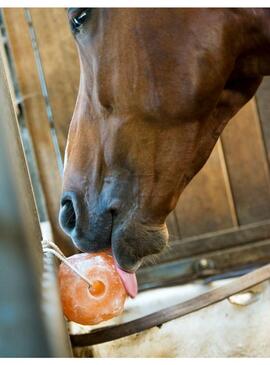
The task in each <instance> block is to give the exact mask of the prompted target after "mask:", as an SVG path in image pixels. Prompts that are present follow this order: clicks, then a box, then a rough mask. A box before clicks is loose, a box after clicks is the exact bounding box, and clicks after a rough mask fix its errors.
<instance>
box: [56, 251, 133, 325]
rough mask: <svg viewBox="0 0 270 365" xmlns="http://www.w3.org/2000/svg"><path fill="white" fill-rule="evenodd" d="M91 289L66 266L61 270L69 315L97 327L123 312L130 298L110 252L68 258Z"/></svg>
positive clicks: (61, 292)
mask: <svg viewBox="0 0 270 365" xmlns="http://www.w3.org/2000/svg"><path fill="white" fill-rule="evenodd" d="M67 259H68V261H69V263H70V264H71V265H73V266H74V267H75V268H76V269H77V270H78V271H79V272H80V273H81V274H83V275H84V276H85V277H86V278H87V279H88V280H89V281H90V283H91V287H89V285H88V284H87V282H86V281H84V280H83V279H82V278H81V277H80V276H79V275H77V274H76V273H75V272H74V271H72V270H71V269H70V268H69V267H68V266H67V265H66V264H65V263H61V265H60V268H59V273H58V277H59V283H60V295H61V300H62V305H63V310H64V314H65V316H66V317H67V318H68V319H69V320H70V321H73V322H77V323H80V324H83V325H92V324H97V323H100V322H102V321H106V320H108V319H111V318H113V317H115V316H118V315H119V314H121V313H122V311H123V309H124V303H125V300H126V297H127V294H126V290H125V288H124V286H123V284H122V281H121V278H120V276H119V274H118V272H117V269H116V267H115V264H114V260H113V257H112V256H111V255H109V254H108V253H106V252H101V253H80V254H77V255H73V256H70V257H68V258H67Z"/></svg>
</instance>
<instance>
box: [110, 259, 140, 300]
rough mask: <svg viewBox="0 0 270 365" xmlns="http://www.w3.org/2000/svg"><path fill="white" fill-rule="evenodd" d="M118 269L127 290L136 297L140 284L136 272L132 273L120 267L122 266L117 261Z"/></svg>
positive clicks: (131, 295)
mask: <svg viewBox="0 0 270 365" xmlns="http://www.w3.org/2000/svg"><path fill="white" fill-rule="evenodd" d="M115 267H116V270H117V272H118V274H119V276H120V278H121V280H122V282H123V284H124V287H125V289H126V292H127V293H128V295H129V296H130V297H131V298H135V297H136V295H137V293H138V284H137V278H136V274H135V273H130V272H127V271H124V270H122V269H120V267H119V266H118V265H117V263H116V262H115Z"/></svg>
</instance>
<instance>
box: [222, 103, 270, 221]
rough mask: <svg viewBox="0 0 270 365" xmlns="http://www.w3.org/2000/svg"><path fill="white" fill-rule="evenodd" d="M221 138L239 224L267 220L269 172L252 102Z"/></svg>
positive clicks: (269, 190) (233, 120)
mask: <svg viewBox="0 0 270 365" xmlns="http://www.w3.org/2000/svg"><path fill="white" fill-rule="evenodd" d="M221 138H222V142H223V148H224V152H225V158H226V162H227V167H228V171H229V176H230V181H231V185H232V189H233V195H234V200H235V204H236V210H237V216H238V220H239V223H240V224H247V223H251V222H258V221H260V220H264V219H268V218H269V217H270V180H269V170H268V164H267V159H266V154H265V149H264V144H263V140H262V133H261V130H260V123H259V120H258V115H257V110H256V105H255V101H254V99H253V100H251V101H250V102H249V103H248V104H247V105H246V106H244V108H243V109H242V110H241V111H240V112H239V113H238V114H237V115H236V116H235V117H234V118H233V119H232V120H231V121H230V122H229V124H228V126H227V127H226V128H225V130H224V132H223V134H222V137H221Z"/></svg>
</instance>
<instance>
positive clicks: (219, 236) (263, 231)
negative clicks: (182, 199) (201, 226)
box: [155, 220, 270, 262]
mask: <svg viewBox="0 0 270 365" xmlns="http://www.w3.org/2000/svg"><path fill="white" fill-rule="evenodd" d="M269 238H270V221H269V220H267V221H264V222H259V223H252V224H248V225H246V226H241V227H240V228H237V227H236V228H231V229H227V230H224V231H219V232H216V233H210V232H209V233H206V234H203V235H201V236H196V237H188V238H185V239H182V240H178V241H177V240H176V241H174V242H172V243H171V244H170V247H168V248H166V249H165V250H164V251H163V252H162V253H161V254H160V255H158V257H157V258H156V260H155V261H156V262H170V261H174V260H176V259H183V258H187V257H192V256H195V255H199V254H205V253H207V252H208V253H209V252H212V251H217V250H223V249H228V248H232V247H234V246H240V245H245V244H247V243H251V242H257V241H262V240H266V239H269Z"/></svg>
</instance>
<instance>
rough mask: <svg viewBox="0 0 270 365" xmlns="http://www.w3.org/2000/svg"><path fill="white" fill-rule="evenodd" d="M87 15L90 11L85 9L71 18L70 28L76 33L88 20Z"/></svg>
mask: <svg viewBox="0 0 270 365" xmlns="http://www.w3.org/2000/svg"><path fill="white" fill-rule="evenodd" d="M89 13H90V9H87V10H84V11H82V12H81V13H79V14H78V15H76V16H74V17H73V18H72V20H71V22H72V27H73V29H74V30H75V31H78V30H79V28H80V26H81V25H83V23H84V22H85V21H86V20H87V19H88V16H89Z"/></svg>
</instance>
